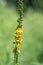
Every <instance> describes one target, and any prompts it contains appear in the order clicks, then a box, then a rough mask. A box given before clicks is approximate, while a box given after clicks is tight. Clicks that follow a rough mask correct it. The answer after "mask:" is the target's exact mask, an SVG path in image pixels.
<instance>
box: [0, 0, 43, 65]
mask: <svg viewBox="0 0 43 65" xmlns="http://www.w3.org/2000/svg"><path fill="white" fill-rule="evenodd" d="M23 3H24V16H23V31H24V32H23V42H22V44H21V47H20V50H21V53H20V54H19V65H43V0H24V1H23ZM17 5H18V0H0V65H13V59H14V58H13V53H12V47H13V35H14V32H15V28H16V26H17V24H18V23H17V19H18V17H19V14H18V8H17Z"/></svg>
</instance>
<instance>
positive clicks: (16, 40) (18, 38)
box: [13, 25, 23, 49]
mask: <svg viewBox="0 0 43 65" xmlns="http://www.w3.org/2000/svg"><path fill="white" fill-rule="evenodd" d="M22 33H23V30H22V26H19V25H18V26H17V28H16V32H15V34H14V41H13V43H14V44H15V48H17V49H19V46H20V44H21V41H22V40H21V38H22Z"/></svg>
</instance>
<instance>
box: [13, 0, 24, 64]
mask: <svg viewBox="0 0 43 65" xmlns="http://www.w3.org/2000/svg"><path fill="white" fill-rule="evenodd" d="M18 11H19V18H18V20H17V22H18V25H17V28H16V32H15V35H14V42H13V43H14V45H15V46H14V49H13V52H14V65H18V54H19V46H20V44H21V36H22V21H23V0H18Z"/></svg>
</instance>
